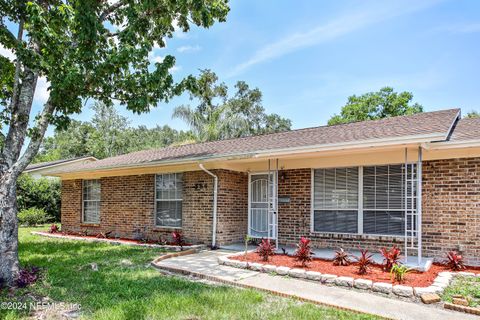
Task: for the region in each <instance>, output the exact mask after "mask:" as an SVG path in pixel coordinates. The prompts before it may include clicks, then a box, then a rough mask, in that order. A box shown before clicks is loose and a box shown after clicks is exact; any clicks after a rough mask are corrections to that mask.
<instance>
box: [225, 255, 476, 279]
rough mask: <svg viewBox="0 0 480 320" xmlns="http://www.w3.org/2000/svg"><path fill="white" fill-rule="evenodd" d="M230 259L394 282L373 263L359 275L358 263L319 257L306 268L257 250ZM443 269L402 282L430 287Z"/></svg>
mask: <svg viewBox="0 0 480 320" xmlns="http://www.w3.org/2000/svg"><path fill="white" fill-rule="evenodd" d="M230 259H235V260H240V261H248V262H258V263H262V264H269V265H274V266H284V267H289V268H300V269H305V270H307V271H317V272H320V273H326V274H334V275H337V276H346V277H352V278H356V279H357V278H361V279H368V280H372V281H374V282H389V283H391V282H392V280H391V278H390V273H389V272H385V271H383V270H382V266H381V265H372V266H371V267H370V268H369V272H368V273H367V274H365V275H359V274H358V266H357V265H356V263H352V264H351V265H349V266H334V265H333V262H332V261H331V260H323V259H318V258H314V259H313V260H312V261H311V262H310V263H308V266H307V267H306V268H303V267H302V265H301V263H299V262H297V261H295V258H294V257H292V256H287V255H280V254H277V255H274V256H272V257H270V258H269V259H268V262H265V261H263V260H262V259H261V258H260V256H259V255H258V254H257V253H255V252H250V253H248V254H247V257H246V259H245V256H244V255H240V256H234V257H231V258H230ZM442 271H449V269H448V268H447V267H445V266H442V265H439V264H434V265H432V267H431V268H430V269H429V270H428V271H427V272H420V271H411V272H410V273H408V274H407V276H406V278H405V282H404V283H402V284H403V285H409V286H414V287H428V286H430V285H431V284H432V283H433V281H434V280H435V278H436V277H437V275H438V273H439V272H442ZM462 271H466V272H475V273H478V272H479V271H480V268H479V267H467V269H465V270H462ZM395 284H398V283H395Z"/></svg>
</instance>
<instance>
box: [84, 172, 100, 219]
mask: <svg viewBox="0 0 480 320" xmlns="http://www.w3.org/2000/svg"><path fill="white" fill-rule="evenodd" d="M85 181H98V183H99V184H100V199H99V200H85ZM85 202H99V204H100V205H99V207H98V220H99V221H98V222H89V221H85ZM101 212H102V183H101V180H100V179H86V180H85V179H84V180H82V224H91V225H98V224H100V219H101Z"/></svg>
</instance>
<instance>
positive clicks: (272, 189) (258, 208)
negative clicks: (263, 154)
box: [248, 173, 277, 239]
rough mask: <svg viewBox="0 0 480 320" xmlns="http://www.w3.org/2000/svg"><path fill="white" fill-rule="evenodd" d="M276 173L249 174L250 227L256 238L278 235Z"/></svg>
mask: <svg viewBox="0 0 480 320" xmlns="http://www.w3.org/2000/svg"><path fill="white" fill-rule="evenodd" d="M276 176H277V175H276V174H274V173H270V174H268V173H264V174H263V173H262V174H250V176H249V185H250V188H249V194H248V199H249V216H248V221H249V228H248V234H249V236H251V237H254V238H268V239H276V237H277V208H276V207H277V186H276V184H277V181H276V180H277V179H276Z"/></svg>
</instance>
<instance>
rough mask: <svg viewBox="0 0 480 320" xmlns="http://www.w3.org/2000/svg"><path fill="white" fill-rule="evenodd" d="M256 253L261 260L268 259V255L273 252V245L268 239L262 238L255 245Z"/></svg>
mask: <svg viewBox="0 0 480 320" xmlns="http://www.w3.org/2000/svg"><path fill="white" fill-rule="evenodd" d="M257 253H258V255H259V256H260V257H261V258H262V260H263V261H268V257H270V256H273V255H274V254H275V246H274V245H273V244H272V243H270V240H269V239H262V242H260V244H259V245H258V247H257Z"/></svg>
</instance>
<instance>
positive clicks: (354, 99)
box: [328, 87, 423, 125]
mask: <svg viewBox="0 0 480 320" xmlns="http://www.w3.org/2000/svg"><path fill="white" fill-rule="evenodd" d="M412 99H413V95H412V94H411V93H410V92H405V91H404V92H401V93H397V92H394V91H393V88H390V87H384V88H381V89H380V91H378V92H369V93H366V94H363V95H361V96H356V95H353V96H350V97H348V101H347V104H346V105H345V106H343V107H342V111H341V112H340V114H339V115H337V114H336V115H334V116H333V117H331V118H330V120H328V124H329V125H335V124H342V123H349V122H356V121H365V120H376V119H382V118H388V117H395V116H401V115H411V114H415V113H419V112H423V106H421V105H420V104H418V103H414V104H411V103H410V102H411V101H412Z"/></svg>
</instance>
